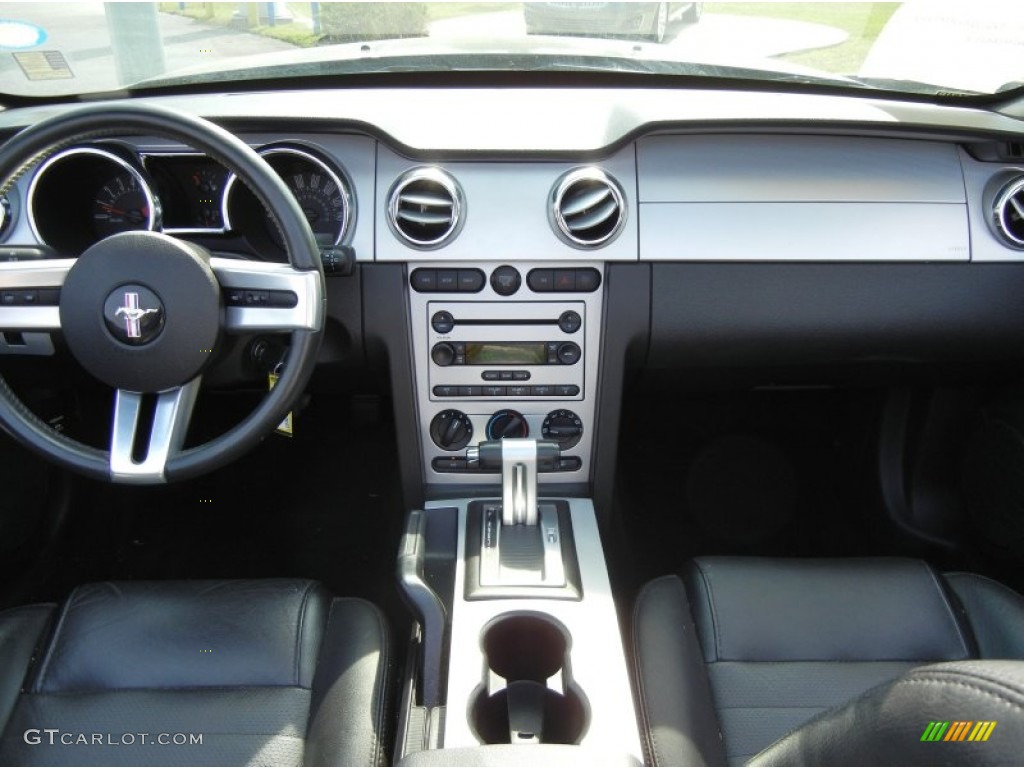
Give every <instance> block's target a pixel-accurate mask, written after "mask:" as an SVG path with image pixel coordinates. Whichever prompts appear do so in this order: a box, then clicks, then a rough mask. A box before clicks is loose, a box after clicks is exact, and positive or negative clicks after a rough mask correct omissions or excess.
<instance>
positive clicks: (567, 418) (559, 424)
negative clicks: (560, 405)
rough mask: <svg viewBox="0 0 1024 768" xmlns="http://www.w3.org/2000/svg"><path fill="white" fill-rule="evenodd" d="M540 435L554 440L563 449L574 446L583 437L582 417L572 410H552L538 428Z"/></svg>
mask: <svg viewBox="0 0 1024 768" xmlns="http://www.w3.org/2000/svg"><path fill="white" fill-rule="evenodd" d="M540 434H541V437H543V438H544V439H545V440H554V441H555V442H556V443H558V447H559V448H561V449H562V450H563V451H566V450H568V449H569V448H573V447H575V445H576V444H577V443H578V442H579V441H580V438H581V437H583V419H581V418H580V417H579V416H577V415H576V414H575V413H573V412H572V411H566V410H559V411H552V412H551V413H549V414H548V415H547V418H546V419H544V423H543V424H542V425H541V428H540Z"/></svg>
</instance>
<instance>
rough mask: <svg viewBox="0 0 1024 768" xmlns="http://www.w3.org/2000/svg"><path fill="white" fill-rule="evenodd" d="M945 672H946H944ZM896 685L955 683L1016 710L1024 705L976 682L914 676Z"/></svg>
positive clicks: (1023, 709)
mask: <svg viewBox="0 0 1024 768" xmlns="http://www.w3.org/2000/svg"><path fill="white" fill-rule="evenodd" d="M937 674H941V673H937ZM946 674H948V673H946ZM988 682H994V681H991V680H990V681H988ZM898 685H955V686H957V687H959V688H969V689H970V690H973V691H977V692H978V693H980V694H982V695H984V696H988V697H989V698H992V699H996V700H998V701H1001V702H1002V703H1004V704H1006V705H1008V706H1010V707H1013V708H1014V709H1017V710H1020V711H1024V706H1022V705H1021V704H1020V702H1017V701H1014V700H1013V699H1011V698H1010V697H1009V696H1007V695H1006V694H1004V693H1001V692H999V691H992V690H989V689H988V688H983V687H982V686H981V685H978V684H976V683H965V682H962V681H960V680H948V679H940V678H932V677H916V678H911V679H908V680H902V681H900V682H899V683H898ZM1017 693H1018V694H1020V693H1021V692H1019V691H1018V692H1017Z"/></svg>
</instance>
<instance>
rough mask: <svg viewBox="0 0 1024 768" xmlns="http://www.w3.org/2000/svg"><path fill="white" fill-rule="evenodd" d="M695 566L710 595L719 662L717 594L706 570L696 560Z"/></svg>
mask: <svg viewBox="0 0 1024 768" xmlns="http://www.w3.org/2000/svg"><path fill="white" fill-rule="evenodd" d="M693 564H694V565H695V566H696V567H697V573H699V574H700V580H701V582H703V584H704V591H705V592H707V594H708V609H709V610H710V612H711V631H712V634H714V636H715V661H719V660H720V659H721V658H722V649H721V646H720V645H719V631H718V612H717V611H716V610H715V593H714V592H713V591H712V589H711V580H710V579H709V578H708V577H707V574H705V573H704V568H703V567H702V566H701V564H700V563H699V562H698V561H697V560H694V561H693Z"/></svg>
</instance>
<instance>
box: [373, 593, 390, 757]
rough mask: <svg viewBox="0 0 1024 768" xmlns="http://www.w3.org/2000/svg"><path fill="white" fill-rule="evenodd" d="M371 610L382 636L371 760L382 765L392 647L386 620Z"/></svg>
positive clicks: (375, 610)
mask: <svg viewBox="0 0 1024 768" xmlns="http://www.w3.org/2000/svg"><path fill="white" fill-rule="evenodd" d="M370 609H371V611H372V613H373V615H374V618H375V619H376V620H377V629H378V631H379V632H380V636H381V653H380V656H381V661H380V664H379V665H378V669H379V676H380V681H381V682H380V684H379V685H380V698H379V699H378V701H377V714H376V718H375V720H376V722H375V723H374V729H373V739H372V742H371V752H370V755H371V758H372V759H373V765H381V764H382V763H383V762H384V749H383V742H384V740H383V739H382V738H380V736H381V735H383V729H384V727H385V720H386V719H387V718H386V715H387V712H386V709H387V698H388V678H389V675H388V665H389V663H390V656H391V645H390V639H389V637H388V631H387V627H386V626H385V624H384V619H383V617H382V616H381V613H380V611H379V610H378V609H377V608H376V606H373V605H371V606H370Z"/></svg>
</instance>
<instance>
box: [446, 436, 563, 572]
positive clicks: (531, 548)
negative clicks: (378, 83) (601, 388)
mask: <svg viewBox="0 0 1024 768" xmlns="http://www.w3.org/2000/svg"><path fill="white" fill-rule="evenodd" d="M559 455H560V450H559V447H558V444H557V443H554V442H548V441H537V440H526V439H509V438H504V439H502V440H491V441H486V442H483V443H480V444H479V445H478V446H474V447H471V448H467V449H466V458H467V459H468V460H469V463H470V465H478V466H480V467H482V468H484V469H500V470H501V496H502V503H501V508H500V512H499V509H498V507H497V505H495V504H489V505H485V506H484V508H483V516H484V518H483V523H482V528H481V535H482V540H481V542H480V584H481V585H482V586H544V587H546V586H550V587H563V586H565V564H564V563H563V562H562V539H561V531H560V527H561V526H560V524H559V520H558V512H557V511H556V510H555V508H554V506H553V505H551V504H538V503H537V466H538V464H543V463H549V462H550V463H554V462H556V461H557V460H558V457H559Z"/></svg>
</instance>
